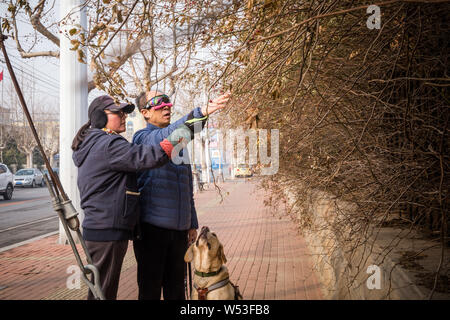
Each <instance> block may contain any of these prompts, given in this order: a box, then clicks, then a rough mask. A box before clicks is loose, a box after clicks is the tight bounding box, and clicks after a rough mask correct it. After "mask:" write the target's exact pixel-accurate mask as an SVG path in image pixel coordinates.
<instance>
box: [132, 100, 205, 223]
mask: <svg viewBox="0 0 450 320" xmlns="http://www.w3.org/2000/svg"><path fill="white" fill-rule="evenodd" d="M193 113H194V114H193V115H194V117H195V118H202V117H203V115H202V113H201V111H200V108H195V109H194V110H193ZM187 117H188V115H186V116H184V117H182V118H181V119H179V120H178V121H176V122H174V123H172V124H170V125H169V126H167V127H166V128H159V127H157V126H154V125H152V124H150V123H148V124H147V127H146V128H144V129H142V130H139V131H137V132H136V133H135V134H134V136H133V143H135V144H138V145H139V144H146V145H154V143H159V142H160V141H162V140H163V139H164V137H167V136H168V135H169V134H170V133H171V132H173V131H174V130H175V129H176V128H177V127H178V126H179V125H180V124H182V123H184V122H185V121H186V120H187ZM183 151H184V152H187V150H186V149H184V150H183ZM183 151H182V152H183ZM138 188H139V192H140V193H141V195H140V200H139V201H140V205H141V221H142V222H146V223H149V224H151V225H154V226H157V227H160V228H165V229H170V230H188V229H191V228H194V229H198V221H197V212H196V210H195V205H194V194H193V186H192V171H191V165H190V164H180V165H175V164H174V163H173V162H172V161H169V162H168V163H166V164H165V165H163V166H162V167H159V168H157V169H151V170H147V171H144V172H140V173H139V174H138Z"/></svg>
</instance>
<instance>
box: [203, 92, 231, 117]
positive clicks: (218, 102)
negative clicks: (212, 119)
mask: <svg viewBox="0 0 450 320" xmlns="http://www.w3.org/2000/svg"><path fill="white" fill-rule="evenodd" d="M230 96H231V92H230V91H227V92H225V93H224V94H223V95H221V96H220V97H218V98H215V99H214V100H210V102H209V103H208V105H207V106H203V107H202V109H201V111H202V113H203V115H204V116H209V115H211V114H213V113H214V112H216V111H217V110H221V109H223V108H225V107H226V105H227V103H228V100H230Z"/></svg>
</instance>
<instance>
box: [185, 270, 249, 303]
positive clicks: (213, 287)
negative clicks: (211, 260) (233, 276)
mask: <svg viewBox="0 0 450 320" xmlns="http://www.w3.org/2000/svg"><path fill="white" fill-rule="evenodd" d="M221 271H222V267H221V268H220V269H219V270H217V271H213V272H200V271H197V270H194V273H195V274H196V275H197V276H199V277H203V278H206V277H213V276H215V275H218V274H219V273H220V272H221ZM228 283H230V284H231V286H232V287H233V289H234V300H238V298H239V297H241V298H242V296H241V294H240V292H239V287H238V286H235V285H234V284H233V283H232V282H231V281H230V278H229V277H227V278H225V279H223V280H221V281H219V282H216V283H214V284H213V285H211V286H209V287H206V288H200V287H198V286H197V285H196V284H195V283H194V288H195V290H197V293H198V300H206V296H207V295H208V293H210V292H211V291H214V290H216V289H219V288H222V287H225V286H226V285H227V284H228Z"/></svg>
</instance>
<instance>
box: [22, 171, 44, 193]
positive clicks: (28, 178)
mask: <svg viewBox="0 0 450 320" xmlns="http://www.w3.org/2000/svg"><path fill="white" fill-rule="evenodd" d="M44 184H45V180H44V176H43V175H42V172H41V170H39V169H35V168H30V169H20V170H19V171H17V172H16V174H15V175H14V186H15V187H25V186H28V187H32V188H34V187H36V185H40V186H41V187H43V186H44Z"/></svg>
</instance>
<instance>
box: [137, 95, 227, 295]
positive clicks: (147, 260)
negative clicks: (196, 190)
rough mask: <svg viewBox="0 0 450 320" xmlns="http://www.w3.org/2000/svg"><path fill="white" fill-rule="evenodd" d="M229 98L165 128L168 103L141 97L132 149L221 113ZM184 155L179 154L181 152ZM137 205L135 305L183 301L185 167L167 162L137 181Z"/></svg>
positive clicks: (188, 188)
mask: <svg viewBox="0 0 450 320" xmlns="http://www.w3.org/2000/svg"><path fill="white" fill-rule="evenodd" d="M228 99H229V93H227V94H224V95H222V96H220V97H219V98H217V99H215V100H214V101H211V103H210V104H209V105H208V106H207V107H206V106H204V107H202V108H195V109H194V110H192V111H191V112H190V113H188V114H187V115H185V116H184V117H182V118H181V119H179V120H178V121H176V122H174V123H173V124H170V114H171V107H172V103H171V102H170V98H169V97H168V96H167V95H165V94H163V93H161V92H157V91H149V92H145V93H141V94H140V95H139V97H138V98H137V99H136V104H137V106H138V108H139V110H140V112H141V113H142V115H143V116H144V118H145V120H146V121H147V127H146V128H145V129H142V130H139V131H138V132H136V133H135V135H134V137H133V143H135V144H137V145H141V144H144V145H154V144H157V143H158V142H159V141H161V140H162V139H163V137H165V136H168V135H170V134H171V132H173V131H174V130H175V129H176V128H177V127H178V126H179V125H180V124H183V123H186V122H189V121H193V120H195V119H200V121H202V124H204V121H206V119H207V117H208V115H210V114H212V113H214V112H215V111H217V110H219V109H222V108H224V107H225V104H226V103H227V101H228ZM183 151H184V152H187V151H186V150H185V149H184V150H182V151H181V152H183ZM138 188H139V191H140V194H141V195H140V204H141V208H142V210H141V224H140V226H141V237H140V239H136V240H135V241H134V243H133V245H134V252H135V255H136V260H137V265H138V270H137V273H138V275H137V277H138V279H137V280H138V286H139V300H159V299H160V298H161V288H163V296H164V300H184V270H185V264H184V254H185V252H186V250H187V248H188V243H190V242H192V241H194V240H195V238H196V237H197V231H196V230H197V228H198V221H197V213H196V211H195V204H194V195H193V187H192V171H191V166H190V164H189V163H188V164H185V163H182V164H178V165H176V164H174V163H173V162H172V161H170V162H169V163H167V164H165V165H163V166H161V167H159V168H157V169H153V170H148V171H145V172H142V173H140V174H139V176H138Z"/></svg>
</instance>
